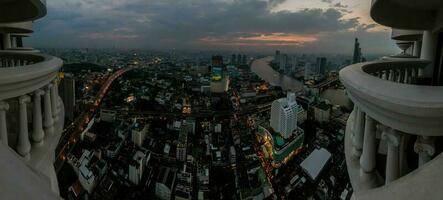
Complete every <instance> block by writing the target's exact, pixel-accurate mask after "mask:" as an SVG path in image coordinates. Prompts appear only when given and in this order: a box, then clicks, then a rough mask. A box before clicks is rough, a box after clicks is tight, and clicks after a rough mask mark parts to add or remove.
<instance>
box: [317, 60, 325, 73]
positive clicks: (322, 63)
mask: <svg viewBox="0 0 443 200" xmlns="http://www.w3.org/2000/svg"><path fill="white" fill-rule="evenodd" d="M316 73H317V75H324V74H325V73H326V58H325V57H318V58H317V63H316Z"/></svg>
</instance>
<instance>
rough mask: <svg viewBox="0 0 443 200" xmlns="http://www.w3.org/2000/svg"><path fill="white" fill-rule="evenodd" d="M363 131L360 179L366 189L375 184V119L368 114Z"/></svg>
mask: <svg viewBox="0 0 443 200" xmlns="http://www.w3.org/2000/svg"><path fill="white" fill-rule="evenodd" d="M365 119H366V121H365V133H364V140H363V152H362V155H361V157H360V167H361V168H360V181H361V183H362V187H364V188H366V189H370V188H374V187H375V186H376V174H375V171H374V169H375V165H376V153H377V148H376V143H375V142H376V138H375V137H376V135H375V134H376V129H377V128H376V124H375V121H374V120H373V119H372V118H371V117H370V116H368V115H366V117H365Z"/></svg>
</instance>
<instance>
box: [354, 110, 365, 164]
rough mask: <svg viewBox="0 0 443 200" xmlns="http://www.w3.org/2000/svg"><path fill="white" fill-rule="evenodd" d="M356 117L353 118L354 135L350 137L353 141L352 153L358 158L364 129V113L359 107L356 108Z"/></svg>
mask: <svg viewBox="0 0 443 200" xmlns="http://www.w3.org/2000/svg"><path fill="white" fill-rule="evenodd" d="M356 116H357V118H356V119H355V120H356V121H355V123H356V127H355V130H354V137H353V139H352V142H353V146H354V148H353V155H354V156H355V157H356V158H360V156H361V152H362V148H363V137H364V131H365V130H364V129H365V113H364V112H363V111H362V110H361V108H358V110H357V114H356Z"/></svg>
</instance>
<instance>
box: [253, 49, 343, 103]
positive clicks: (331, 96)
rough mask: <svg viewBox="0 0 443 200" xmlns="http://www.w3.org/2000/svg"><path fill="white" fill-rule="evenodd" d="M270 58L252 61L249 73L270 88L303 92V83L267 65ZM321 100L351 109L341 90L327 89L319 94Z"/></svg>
mask: <svg viewBox="0 0 443 200" xmlns="http://www.w3.org/2000/svg"><path fill="white" fill-rule="evenodd" d="M272 59H273V57H272V56H269V57H265V58H260V59H256V60H254V62H252V64H251V71H252V72H254V73H255V74H257V75H258V76H259V77H260V78H261V79H263V80H264V81H266V82H268V83H269V84H270V85H272V86H280V87H281V88H282V89H283V90H291V91H294V92H299V91H302V90H303V83H302V82H300V81H298V80H296V79H294V78H292V77H289V76H286V75H282V74H280V73H279V72H278V71H275V70H274V69H272V67H271V66H270V65H269V62H271V61H272ZM320 97H321V98H324V99H327V100H329V101H330V102H331V103H332V104H337V105H341V106H344V107H348V108H350V107H351V101H350V100H349V99H348V97H347V96H346V94H345V91H344V90H343V89H334V88H329V89H327V90H326V91H324V92H322V93H321V94H320Z"/></svg>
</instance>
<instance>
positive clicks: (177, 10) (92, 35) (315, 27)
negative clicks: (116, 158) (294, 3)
mask: <svg viewBox="0 0 443 200" xmlns="http://www.w3.org/2000/svg"><path fill="white" fill-rule="evenodd" d="M284 1H285V0H269V1H264V0H181V1H176V0H163V1H157V0H131V1H124V0H112V1H109V0H94V1H92V0H76V1H69V2H63V3H60V2H59V3H57V4H54V5H51V4H50V2H48V3H49V7H48V16H47V17H46V18H43V19H42V20H39V21H38V22H37V24H36V25H35V27H36V28H35V32H36V34H35V35H34V39H35V40H34V42H33V43H34V44H35V45H37V46H61V47H63V46H68V47H70V46H71V47H86V46H90V45H93V46H96V47H110V46H121V47H123V48H151V49H162V48H183V49H186V48H212V47H211V46H204V44H202V43H201V41H202V39H205V38H213V39H217V38H218V39H220V38H222V39H223V40H225V41H228V40H232V41H235V40H236V39H238V38H240V37H252V36H259V35H262V34H264V35H267V34H273V33H286V34H297V35H319V33H334V32H347V31H348V30H350V29H362V27H361V26H365V27H368V26H370V25H361V24H360V23H359V22H358V19H357V18H352V19H346V20H345V19H343V15H344V11H343V9H345V7H344V6H343V5H341V4H339V3H338V4H336V6H335V7H331V8H329V9H303V10H299V11H279V12H274V11H272V8H273V7H275V6H276V5H279V4H281V3H283V2H284ZM322 1H325V2H328V3H332V1H330V0H322ZM367 29H368V28H366V29H365V28H364V27H363V30H367ZM319 37H320V36H319ZM318 42H321V40H319V41H318ZM318 42H317V43H318ZM254 48H255V47H254Z"/></svg>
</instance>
